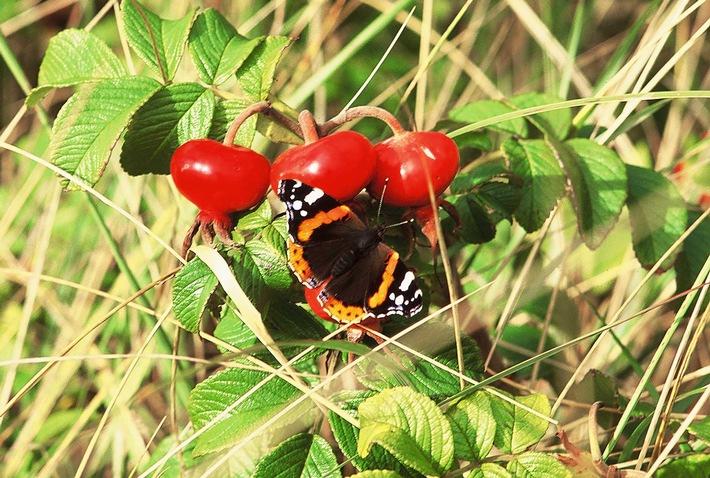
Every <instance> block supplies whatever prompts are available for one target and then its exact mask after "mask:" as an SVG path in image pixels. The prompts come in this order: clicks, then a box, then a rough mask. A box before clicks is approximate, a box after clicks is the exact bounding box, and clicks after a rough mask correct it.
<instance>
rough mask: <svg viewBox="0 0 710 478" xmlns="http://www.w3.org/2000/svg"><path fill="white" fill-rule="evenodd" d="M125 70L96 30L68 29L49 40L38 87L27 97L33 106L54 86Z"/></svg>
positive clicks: (118, 74)
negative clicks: (94, 31) (95, 32)
mask: <svg viewBox="0 0 710 478" xmlns="http://www.w3.org/2000/svg"><path fill="white" fill-rule="evenodd" d="M124 75H126V69H125V68H124V66H123V65H122V64H121V62H120V61H119V59H118V57H117V56H116V55H115V54H114V53H113V51H111V49H110V48H109V47H108V45H106V43H104V42H103V41H101V40H100V39H99V38H98V37H97V36H95V35H94V34H93V33H90V32H87V31H86V30H77V29H74V28H69V29H67V30H63V31H61V32H59V33H58V34H57V35H55V36H54V37H52V39H51V40H49V45H48V46H47V51H46V52H45V54H44V58H42V64H41V65H40V67H39V76H38V78H37V88H35V89H33V90H32V92H30V94H29V96H27V99H26V100H25V103H27V106H28V107H32V106H34V105H35V104H37V102H39V100H41V99H42V98H43V97H44V95H46V94H47V93H48V92H49V90H51V89H52V88H61V87H65V86H73V85H78V84H81V83H86V82H89V81H98V80H102V79H106V78H117V77H120V76H124Z"/></svg>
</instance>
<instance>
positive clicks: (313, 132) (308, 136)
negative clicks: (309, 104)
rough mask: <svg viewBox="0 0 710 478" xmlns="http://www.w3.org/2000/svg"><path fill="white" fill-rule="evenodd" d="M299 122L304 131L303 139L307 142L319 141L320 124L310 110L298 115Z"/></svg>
mask: <svg viewBox="0 0 710 478" xmlns="http://www.w3.org/2000/svg"><path fill="white" fill-rule="evenodd" d="M298 124H299V125H301V130H302V131H303V141H305V143H306V144H311V143H315V142H316V141H318V139H319V138H320V136H321V135H320V134H318V130H319V128H318V124H317V123H316V120H315V118H314V117H313V115H312V114H311V112H310V111H308V110H303V111H301V113H300V114H299V115H298ZM323 136H325V135H323Z"/></svg>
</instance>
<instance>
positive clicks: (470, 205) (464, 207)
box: [445, 194, 496, 244]
mask: <svg viewBox="0 0 710 478" xmlns="http://www.w3.org/2000/svg"><path fill="white" fill-rule="evenodd" d="M452 203H453V205H454V207H455V208H456V210H457V211H458V213H459V216H460V217H461V222H462V224H461V229H460V230H459V232H458V233H457V234H458V235H459V236H458V237H460V238H461V240H463V241H465V242H467V243H469V244H483V243H484V242H488V241H490V240H492V239H493V238H494V237H495V236H496V226H495V224H493V221H492V220H491V218H490V216H489V215H488V213H487V212H486V210H485V208H484V207H483V206H482V205H481V203H480V202H478V201H477V200H476V198H475V197H474V196H473V195H471V194H467V195H464V196H458V197H455V198H454V200H453V201H452ZM452 222H453V221H452ZM452 228H453V226H452ZM447 229H448V230H450V229H449V228H448V226H447ZM445 230H446V229H445Z"/></svg>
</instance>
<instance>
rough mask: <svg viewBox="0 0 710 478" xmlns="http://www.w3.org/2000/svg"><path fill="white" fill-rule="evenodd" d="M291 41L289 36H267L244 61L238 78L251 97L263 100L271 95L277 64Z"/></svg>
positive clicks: (242, 87)
mask: <svg viewBox="0 0 710 478" xmlns="http://www.w3.org/2000/svg"><path fill="white" fill-rule="evenodd" d="M290 43H291V39H290V38H288V37H284V36H269V37H266V38H265V39H264V41H262V42H261V43H260V44H259V45H258V46H257V47H256V48H254V50H253V51H252V52H251V54H250V55H249V56H248V57H247V59H246V60H245V61H244V63H242V65H241V66H240V68H239V69H238V70H237V80H238V82H239V86H240V87H241V89H242V91H243V92H244V94H246V95H247V96H248V97H249V99H251V100H253V101H263V100H265V99H266V98H267V97H268V96H269V91H270V90H271V85H272V84H273V83H274V73H275V71H276V65H277V64H278V62H279V60H280V59H281V54H282V53H283V51H284V50H285V49H286V47H287V46H288V45H289V44H290Z"/></svg>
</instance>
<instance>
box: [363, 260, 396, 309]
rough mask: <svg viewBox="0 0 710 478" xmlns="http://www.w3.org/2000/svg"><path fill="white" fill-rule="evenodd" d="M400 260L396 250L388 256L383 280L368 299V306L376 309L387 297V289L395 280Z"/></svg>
mask: <svg viewBox="0 0 710 478" xmlns="http://www.w3.org/2000/svg"><path fill="white" fill-rule="evenodd" d="M398 262H399V254H398V253H397V252H396V251H392V253H391V254H390V255H389V256H387V260H386V262H385V271H384V272H383V273H382V282H381V283H380V287H379V288H378V289H377V292H375V293H374V294H372V295H371V296H370V298H369V299H367V306H368V307H369V308H370V309H374V308H376V307H378V306H380V305H382V303H383V302H384V301H385V300H386V299H387V291H388V290H389V289H390V286H391V285H392V282H394V270H395V268H396V267H397V263H398Z"/></svg>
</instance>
